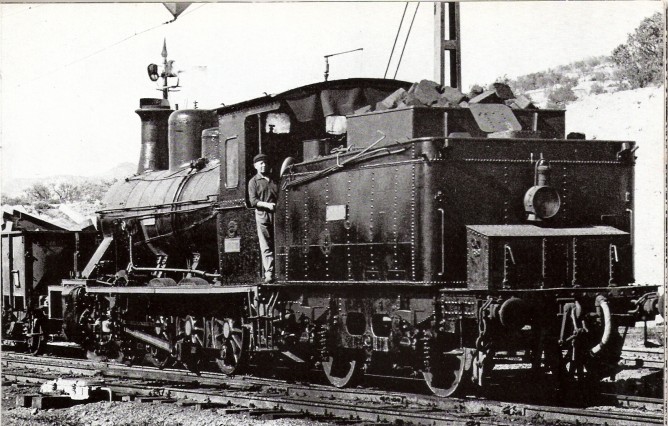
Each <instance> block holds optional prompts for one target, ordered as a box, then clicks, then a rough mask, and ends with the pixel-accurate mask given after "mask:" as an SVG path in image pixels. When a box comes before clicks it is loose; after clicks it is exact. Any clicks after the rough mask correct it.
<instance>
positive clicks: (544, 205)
mask: <svg viewBox="0 0 668 426" xmlns="http://www.w3.org/2000/svg"><path fill="white" fill-rule="evenodd" d="M560 207H561V197H559V192H557V190H556V189H555V188H553V187H551V186H545V185H536V186H532V187H531V188H529V190H528V191H527V192H526V194H524V210H525V211H526V212H527V213H529V220H541V219H549V218H551V217H554V216H555V215H556V214H557V213H559V208H560Z"/></svg>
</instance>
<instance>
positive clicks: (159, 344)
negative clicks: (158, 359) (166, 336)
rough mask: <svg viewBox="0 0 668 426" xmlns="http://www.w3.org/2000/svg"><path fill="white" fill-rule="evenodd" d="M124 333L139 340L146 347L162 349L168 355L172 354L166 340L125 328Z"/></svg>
mask: <svg viewBox="0 0 668 426" xmlns="http://www.w3.org/2000/svg"><path fill="white" fill-rule="evenodd" d="M125 332H126V333H127V334H129V335H130V336H132V337H134V338H135V339H137V340H141V341H142V342H144V343H146V344H148V345H151V346H155V347H156V348H159V349H162V350H164V351H167V352H170V353H171V352H172V345H171V344H170V343H169V342H168V341H166V340H163V339H160V338H157V337H155V336H153V335H151V334H148V333H144V332H143V331H137V330H132V329H130V328H126V329H125Z"/></svg>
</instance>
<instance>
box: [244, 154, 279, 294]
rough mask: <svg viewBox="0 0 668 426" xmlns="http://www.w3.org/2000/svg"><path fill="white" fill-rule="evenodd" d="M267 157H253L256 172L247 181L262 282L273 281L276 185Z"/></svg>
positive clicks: (263, 155) (260, 155) (259, 155)
mask: <svg viewBox="0 0 668 426" xmlns="http://www.w3.org/2000/svg"><path fill="white" fill-rule="evenodd" d="M267 159H268V157H267V156H266V155H265V154H262V153H260V154H258V155H256V156H255V157H254V158H253V167H255V170H257V174H256V175H255V176H253V177H252V178H251V180H250V181H249V182H248V199H249V201H250V205H251V207H253V208H254V209H255V222H256V224H257V237H258V239H259V240H260V253H261V255H262V266H263V269H264V282H265V283H271V282H273V281H274V210H275V208H276V198H277V195H278V187H277V186H276V183H275V182H274V181H273V180H271V178H270V177H269V175H268V170H267V169H268V165H267Z"/></svg>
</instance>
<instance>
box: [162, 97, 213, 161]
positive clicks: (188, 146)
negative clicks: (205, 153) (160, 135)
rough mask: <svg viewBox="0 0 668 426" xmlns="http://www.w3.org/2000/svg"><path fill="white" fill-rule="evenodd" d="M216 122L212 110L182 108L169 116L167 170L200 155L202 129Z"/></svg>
mask: <svg viewBox="0 0 668 426" xmlns="http://www.w3.org/2000/svg"><path fill="white" fill-rule="evenodd" d="M216 124H218V122H217V118H216V115H215V113H214V112H213V111H209V110H205V109H184V110H180V111H174V112H173V113H172V115H170V116H169V170H176V169H178V168H179V167H181V166H183V165H185V164H188V163H189V162H190V161H192V160H196V159H198V158H200V157H202V130H204V129H208V128H210V127H213V126H215V125H216Z"/></svg>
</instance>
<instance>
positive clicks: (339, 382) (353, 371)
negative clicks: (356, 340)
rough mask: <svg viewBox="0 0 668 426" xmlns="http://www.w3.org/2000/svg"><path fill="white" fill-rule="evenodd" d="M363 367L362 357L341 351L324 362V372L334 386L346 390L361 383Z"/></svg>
mask: <svg viewBox="0 0 668 426" xmlns="http://www.w3.org/2000/svg"><path fill="white" fill-rule="evenodd" d="M363 365H364V362H363V361H362V359H361V357H360V356H358V355H356V354H354V353H353V352H351V351H345V350H339V351H337V352H336V353H335V354H332V355H330V356H329V358H327V360H325V361H323V362H322V370H323V371H324V373H325V376H326V377H327V380H328V381H329V383H330V384H331V385H332V386H335V387H337V388H345V387H349V386H353V385H355V384H356V383H358V382H359V380H360V379H361V377H362V367H363Z"/></svg>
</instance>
